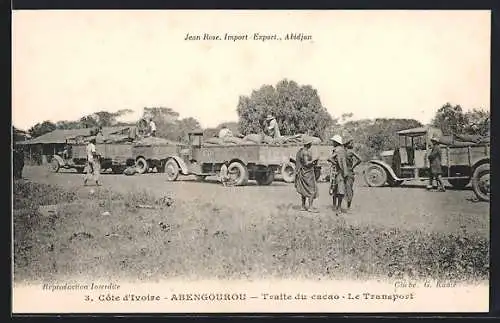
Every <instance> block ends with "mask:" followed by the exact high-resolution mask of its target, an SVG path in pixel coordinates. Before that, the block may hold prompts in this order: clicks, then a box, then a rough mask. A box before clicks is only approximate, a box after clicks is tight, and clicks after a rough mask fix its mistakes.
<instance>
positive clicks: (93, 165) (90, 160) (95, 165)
mask: <svg viewBox="0 0 500 323" xmlns="http://www.w3.org/2000/svg"><path fill="white" fill-rule="evenodd" d="M95 142H96V141H95V138H92V139H90V141H89V143H88V144H87V173H86V174H85V177H84V179H83V185H87V182H88V180H89V178H91V177H92V176H93V177H94V180H95V184H96V185H97V186H100V184H99V171H100V167H101V165H100V161H99V155H98V154H97V152H96V149H95Z"/></svg>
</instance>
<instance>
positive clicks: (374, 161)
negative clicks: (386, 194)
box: [368, 159, 401, 180]
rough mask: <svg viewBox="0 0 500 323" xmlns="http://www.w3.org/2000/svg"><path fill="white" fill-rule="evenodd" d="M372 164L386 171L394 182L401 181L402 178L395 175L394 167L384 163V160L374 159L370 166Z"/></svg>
mask: <svg viewBox="0 0 500 323" xmlns="http://www.w3.org/2000/svg"><path fill="white" fill-rule="evenodd" d="M370 163H372V164H376V165H379V166H381V167H382V168H383V169H385V171H386V172H387V174H388V175H389V176H390V177H392V179H393V180H401V179H400V178H398V177H397V176H396V174H395V173H394V170H393V169H392V167H391V166H390V165H389V164H387V163H386V162H384V161H382V160H377V159H372V160H370V161H368V164H370Z"/></svg>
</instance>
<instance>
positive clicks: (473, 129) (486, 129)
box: [465, 109, 491, 136]
mask: <svg viewBox="0 0 500 323" xmlns="http://www.w3.org/2000/svg"><path fill="white" fill-rule="evenodd" d="M465 118H466V120H467V127H466V129H465V131H466V133H467V134H470V135H480V136H488V135H489V134H490V126H491V124H490V114H489V113H488V112H486V111H484V110H478V109H473V110H472V111H468V112H467V113H465Z"/></svg>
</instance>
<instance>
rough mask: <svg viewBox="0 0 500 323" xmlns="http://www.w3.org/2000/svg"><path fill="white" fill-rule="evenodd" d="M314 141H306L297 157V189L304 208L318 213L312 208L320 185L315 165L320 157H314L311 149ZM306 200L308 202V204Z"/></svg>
mask: <svg viewBox="0 0 500 323" xmlns="http://www.w3.org/2000/svg"><path fill="white" fill-rule="evenodd" d="M311 146H312V141H310V140H309V141H306V142H305V143H304V147H302V148H300V149H299V151H298V152H297V155H296V158H295V168H296V174H295V189H296V190H297V193H299V194H300V196H301V199H302V210H304V211H310V212H314V213H316V212H317V210H315V209H313V208H312V205H313V201H314V200H315V199H316V198H318V196H319V194H318V185H317V183H316V176H315V173H314V167H315V166H316V164H317V162H318V159H313V157H312V151H311ZM306 202H308V203H307V204H306Z"/></svg>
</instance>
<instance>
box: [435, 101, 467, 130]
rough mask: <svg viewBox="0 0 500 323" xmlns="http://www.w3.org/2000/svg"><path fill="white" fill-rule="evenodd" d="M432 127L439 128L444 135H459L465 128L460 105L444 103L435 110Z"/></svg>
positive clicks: (465, 121) (465, 122)
mask: <svg viewBox="0 0 500 323" xmlns="http://www.w3.org/2000/svg"><path fill="white" fill-rule="evenodd" d="M432 125H433V126H435V127H437V128H440V129H441V131H443V134H444V135H451V134H460V133H464V132H465V129H466V128H467V119H466V117H465V114H464V113H463V111H462V107H461V106H460V105H455V106H452V105H451V104H450V103H446V104H445V105H443V106H442V107H441V108H439V110H437V112H436V115H435V116H434V119H433V120H432Z"/></svg>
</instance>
